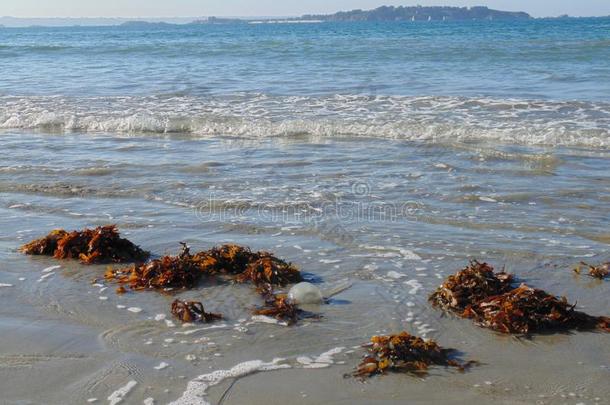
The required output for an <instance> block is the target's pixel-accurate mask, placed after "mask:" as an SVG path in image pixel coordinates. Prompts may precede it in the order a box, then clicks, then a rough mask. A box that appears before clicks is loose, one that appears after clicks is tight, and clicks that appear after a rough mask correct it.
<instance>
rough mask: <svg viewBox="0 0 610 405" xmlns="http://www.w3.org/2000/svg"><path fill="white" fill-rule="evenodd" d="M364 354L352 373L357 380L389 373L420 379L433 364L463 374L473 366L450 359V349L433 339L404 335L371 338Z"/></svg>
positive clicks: (452, 350) (470, 362)
mask: <svg viewBox="0 0 610 405" xmlns="http://www.w3.org/2000/svg"><path fill="white" fill-rule="evenodd" d="M368 351H369V353H368V355H367V356H366V357H365V358H364V360H363V361H362V362H361V363H360V365H359V366H358V368H357V370H356V371H355V372H354V375H355V376H357V377H371V376H373V375H375V374H385V373H386V372H389V371H392V372H401V373H408V374H413V375H417V376H422V375H426V374H427V373H428V369H429V368H430V366H433V365H435V366H444V367H454V368H457V369H458V370H459V371H464V370H465V369H466V368H468V367H469V366H471V365H472V364H475V363H476V362H474V361H469V362H466V363H461V362H459V361H458V360H455V359H453V358H452V357H453V356H454V355H455V350H454V349H444V348H442V347H441V346H439V345H438V343H436V342H435V341H433V340H424V339H422V338H420V337H417V336H413V335H411V334H409V333H407V332H401V333H400V334H397V335H389V336H373V337H372V338H371V343H370V344H369V345H368Z"/></svg>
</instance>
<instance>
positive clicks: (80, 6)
mask: <svg viewBox="0 0 610 405" xmlns="http://www.w3.org/2000/svg"><path fill="white" fill-rule="evenodd" d="M416 4H420V5H422V6H438V5H450V6H473V5H486V6H488V7H490V8H495V9H499V10H507V11H526V12H528V13H530V14H532V15H533V16H535V17H543V16H557V15H561V14H569V15H572V16H602V15H610V0H579V1H574V0H553V1H549V0H487V1H485V0H474V1H473V0H444V1H443V0H440V1H437V0H413V1H398V2H397V1H391V0H385V1H384V0H333V1H328V0H308V1H302V0H300V1H299V0H279V1H278V0H172V1H168V0H104V1H100V0H45V1H41V0H0V16H14V17H127V18H136V17H197V16H239V17H253V16H299V15H302V14H316V13H320V14H327V13H334V12H336V11H341V10H352V9H356V8H362V9H370V8H375V7H378V6H381V5H396V6H398V5H405V6H407V5H416Z"/></svg>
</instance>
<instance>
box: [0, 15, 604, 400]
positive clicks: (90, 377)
mask: <svg viewBox="0 0 610 405" xmlns="http://www.w3.org/2000/svg"><path fill="white" fill-rule="evenodd" d="M609 94H610V19H578V20H534V21H527V22H516V23H515V22H486V23H480V22H461V23H457V22H452V23H384V24H377V23H353V24H351V23H350V24H346V23H344V24H331V23H328V24H326V23H325V24H268V25H261V24H258V25H226V26H225V25H223V26H177V27H165V28H159V27H145V28H126V27H104V28H79V27H71V28H52V29H51V28H27V29H16V28H15V29H12V28H11V29H7V28H3V29H0V334H1V336H2V339H1V341H0V392H2V400H3V401H6V402H8V403H45V404H62V405H63V404H72V403H74V404H77V403H78V404H80V403H86V402H87V401H89V400H91V402H94V403H95V401H93V399H96V400H97V403H105V402H107V401H110V403H118V402H114V401H118V400H120V398H121V397H123V396H124V397H125V399H124V400H123V403H130V404H131V403H142V402H143V401H144V400H150V399H151V398H153V399H154V400H155V401H156V402H155V403H159V404H164V403H170V402H172V401H177V400H180V401H182V402H179V403H206V402H207V403H223V404H243V403H268V404H280V403H286V402H288V401H290V402H291V403H296V404H320V403H350V404H352V403H353V404H369V403H384V404H393V403H396V404H398V403H405V398H408V401H409V403H413V404H419V403H422V404H424V403H431V402H434V403H465V402H468V403H473V404H488V403H490V402H491V401H494V402H498V403H503V404H530V403H540V404H547V403H548V404H554V403H569V404H576V403H593V404H595V403H600V404H601V403H604V401H605V400H604V399H603V398H608V397H609V396H610V390H609V388H608V384H607V380H608V376H609V375H610V374H609V373H610V363H609V360H608V356H607V355H606V354H607V353H608V352H609V351H610V346H609V340H608V337H607V335H605V334H601V333H580V332H579V333H572V334H559V335H544V336H535V337H533V338H532V339H522V338H515V337H509V336H500V335H498V334H495V333H493V332H491V331H488V330H483V329H481V328H478V327H476V326H475V325H473V324H472V323H471V322H469V321H466V320H461V319H455V318H453V317H451V316H444V315H443V314H441V313H439V312H438V311H436V310H435V309H433V308H431V306H430V305H429V303H428V302H427V296H428V294H430V293H431V292H432V291H433V290H434V289H435V288H436V287H437V286H438V285H439V284H440V282H441V281H442V279H443V278H445V277H447V276H448V275H450V274H452V273H454V272H455V271H457V270H458V269H460V268H462V267H464V266H465V265H466V264H467V263H468V260H470V259H473V258H477V259H480V260H486V261H489V262H490V263H492V264H493V265H495V266H496V267H497V268H502V267H505V268H506V270H507V271H510V272H513V273H515V274H516V276H517V277H518V279H519V280H520V281H524V282H527V283H528V284H529V285H532V286H534V287H537V288H543V289H545V290H547V291H548V292H550V293H553V294H557V295H565V296H566V297H567V298H568V300H570V302H573V303H577V307H578V308H579V309H582V310H584V311H587V312H590V313H592V314H596V315H609V314H610V295H609V294H608V282H607V281H600V282H598V281H595V280H593V279H590V278H588V277H586V276H577V275H575V274H574V273H573V272H572V267H573V266H574V265H576V264H578V263H579V262H580V261H587V262H591V263H599V262H602V261H608V260H610V246H609V245H610V231H609V229H610V215H608V213H609V212H610V150H609V147H610V97H609V96H608V95H609ZM108 223H115V224H117V225H118V227H119V228H120V230H121V232H122V233H123V234H124V235H126V236H127V237H129V238H130V239H132V240H133V241H135V242H136V243H138V244H140V245H141V246H143V247H145V248H146V249H148V250H151V251H152V252H153V254H154V255H155V256H160V255H163V254H174V253H177V252H178V251H179V249H180V245H179V242H181V241H185V242H187V243H188V244H189V245H191V246H192V248H193V249H194V250H200V249H208V248H210V247H212V246H214V245H218V244H221V243H225V242H234V243H239V244H244V245H249V246H251V247H252V248H253V249H257V250H258V249H262V250H270V251H273V252H275V253H276V254H277V255H279V256H280V257H283V258H285V259H286V260H289V261H291V262H293V263H294V264H295V265H297V266H298V267H299V268H300V269H301V270H302V271H304V272H305V273H306V275H307V277H308V278H309V279H311V280H312V281H313V282H315V283H317V284H318V285H319V287H320V288H321V289H322V290H323V291H325V292H329V291H333V290H337V289H338V288H340V287H345V286H347V285H351V287H350V288H348V289H347V290H345V291H343V292H342V293H340V294H338V295H336V296H335V297H333V299H331V300H330V302H329V303H328V304H326V305H322V306H314V307H312V308H308V309H310V310H312V311H314V312H317V313H320V314H321V315H323V317H322V318H321V319H320V320H317V321H311V320H310V321H304V322H302V323H300V324H299V325H297V326H294V327H284V326H281V325H277V324H268V323H260V322H256V319H253V318H252V317H251V309H252V307H253V306H255V305H260V304H261V302H260V298H259V296H258V295H257V294H256V293H255V292H254V291H253V289H252V288H250V287H249V286H241V285H231V284H209V283H202V285H200V286H198V288H196V289H194V290H192V291H181V292H177V293H175V294H173V295H170V294H167V295H162V294H156V293H147V292H139V293H128V294H124V295H118V294H116V293H115V288H116V286H115V285H113V284H112V283H107V282H104V281H102V280H101V279H102V275H103V273H104V270H105V267H104V266H83V265H80V264H79V263H78V262H73V261H65V262H57V261H55V260H53V259H51V258H44V257H25V256H23V255H21V254H20V253H19V252H18V247H19V246H20V245H21V244H23V243H25V242H27V241H29V240H31V239H33V238H36V237H38V236H40V235H42V234H46V233H47V232H48V231H50V230H51V229H54V228H58V227H62V228H66V229H80V228H84V227H92V226H97V225H102V224H108ZM58 265H59V266H61V267H54V266H58ZM175 296H178V297H180V298H189V299H196V300H200V301H202V302H203V304H204V306H205V308H206V310H210V311H213V312H221V313H223V314H224V316H225V321H224V322H221V323H218V324H215V325H211V327H210V325H203V326H190V325H186V326H182V325H180V324H179V323H178V322H166V321H169V320H170V319H171V315H170V314H169V305H170V303H171V301H172V300H173V299H174V298H175ZM130 309H131V310H130ZM138 309H140V310H141V311H138ZM401 330H407V331H409V332H412V333H415V334H418V335H420V336H424V337H427V338H434V339H436V340H438V341H439V343H440V344H441V345H443V346H446V347H453V348H455V349H458V350H459V351H460V352H461V353H462V354H463V357H464V358H466V359H476V360H479V361H480V362H481V365H479V366H477V367H474V368H473V369H472V370H471V371H469V372H467V373H464V374H461V373H453V372H451V371H448V370H443V369H434V370H432V372H431V376H430V377H428V378H427V379H419V378H413V377H409V376H405V375H400V374H397V375H387V376H383V377H379V378H374V379H372V380H371V381H369V382H368V383H366V384H363V383H361V382H359V381H358V380H355V379H353V378H344V375H345V374H349V373H350V372H351V371H353V369H354V367H355V365H356V364H357V363H358V362H359V361H360V359H361V358H362V355H363V354H364V351H363V350H362V349H361V348H360V345H361V344H363V343H365V342H367V341H368V339H369V338H370V336H372V335H375V334H379V333H393V332H398V331H401ZM312 364H313V366H312ZM278 367H279V368H282V371H277V368H278ZM221 370H227V371H221ZM250 374H253V375H250ZM233 377H239V379H234V378H233ZM57 387H61V388H62V389H58V388H57ZM64 387H67V388H66V389H64ZM107 398H108V400H107ZM188 400H191V402H189V401H188ZM149 403H150V401H149Z"/></svg>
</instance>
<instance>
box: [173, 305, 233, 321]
mask: <svg viewBox="0 0 610 405" xmlns="http://www.w3.org/2000/svg"><path fill="white" fill-rule="evenodd" d="M172 315H174V316H175V317H176V318H178V319H179V320H181V321H182V322H193V323H194V322H204V323H210V322H214V321H217V320H220V319H222V315H221V314H214V313H211V312H205V310H204V308H203V304H202V303H201V302H196V301H181V300H175V301H174V302H173V303H172Z"/></svg>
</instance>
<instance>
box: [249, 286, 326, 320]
mask: <svg viewBox="0 0 610 405" xmlns="http://www.w3.org/2000/svg"><path fill="white" fill-rule="evenodd" d="M257 291H258V292H259V293H260V294H261V296H262V297H263V300H264V301H265V305H264V306H262V307H259V308H257V309H255V310H254V314H255V315H264V316H269V317H272V318H275V319H277V320H279V321H283V322H286V323H287V324H288V325H294V324H295V323H297V321H298V320H299V319H303V318H318V317H319V316H318V315H316V314H312V313H310V312H307V311H304V310H302V309H300V308H299V307H297V306H296V305H295V304H293V303H291V302H289V301H288V297H287V296H286V295H285V294H276V293H275V292H274V291H273V287H272V286H271V284H269V283H266V284H262V285H260V286H259V287H258V288H257Z"/></svg>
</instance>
